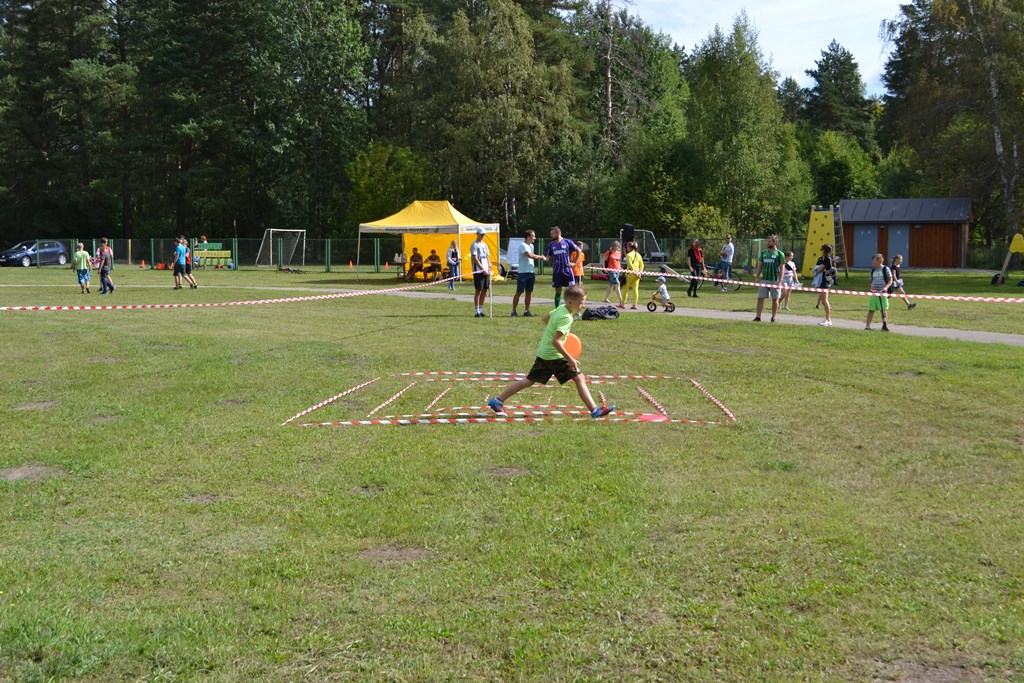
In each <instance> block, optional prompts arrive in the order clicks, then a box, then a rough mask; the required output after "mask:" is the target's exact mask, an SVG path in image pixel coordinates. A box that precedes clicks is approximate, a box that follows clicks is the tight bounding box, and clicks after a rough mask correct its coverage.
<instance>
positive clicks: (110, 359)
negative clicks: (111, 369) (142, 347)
mask: <svg viewBox="0 0 1024 683" xmlns="http://www.w3.org/2000/svg"><path fill="white" fill-rule="evenodd" d="M92 362H93V363H119V362H120V359H119V358H114V357H113V356H100V357H99V358H93V359H92Z"/></svg>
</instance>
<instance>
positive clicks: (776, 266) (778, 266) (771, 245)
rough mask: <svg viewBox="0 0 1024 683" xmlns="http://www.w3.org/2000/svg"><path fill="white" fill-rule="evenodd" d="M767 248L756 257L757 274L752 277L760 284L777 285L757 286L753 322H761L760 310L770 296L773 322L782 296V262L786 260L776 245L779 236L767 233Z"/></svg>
mask: <svg viewBox="0 0 1024 683" xmlns="http://www.w3.org/2000/svg"><path fill="white" fill-rule="evenodd" d="M767 242H768V248H767V249H765V250H764V251H762V252H761V255H760V256H759V257H758V259H757V275H756V276H755V277H754V279H755V280H757V281H758V282H759V283H761V284H762V285H778V286H776V287H763V286H762V287H758V288H757V317H755V318H754V322H755V323H759V322H761V311H763V310H764V300H765V299H767V298H768V297H771V298H772V322H775V314H776V313H778V312H779V299H780V298H781V297H782V290H781V289H779V287H780V286H781V285H782V273H783V268H782V264H783V263H785V262H786V255H785V254H783V253H782V252H781V251H779V248H778V247H777V246H776V244H778V242H779V238H777V237H776V236H775V235H768V239H767Z"/></svg>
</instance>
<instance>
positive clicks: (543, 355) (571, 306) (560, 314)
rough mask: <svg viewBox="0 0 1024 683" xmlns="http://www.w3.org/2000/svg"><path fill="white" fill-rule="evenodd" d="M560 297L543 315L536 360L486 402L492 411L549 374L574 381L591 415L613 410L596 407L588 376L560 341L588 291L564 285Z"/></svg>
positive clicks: (562, 381) (500, 411) (499, 410)
mask: <svg viewBox="0 0 1024 683" xmlns="http://www.w3.org/2000/svg"><path fill="white" fill-rule="evenodd" d="M563 299H564V302H563V303H562V305H561V306H559V307H557V308H555V309H554V310H552V311H551V312H549V313H547V314H545V315H544V322H545V323H547V327H545V328H544V336H542V337H541V340H540V345H539V346H538V347H537V359H536V360H535V361H534V363H533V367H532V368H530V372H529V374H527V375H526V379H520V380H516V381H515V382H513V383H512V384H510V385H508V387H507V388H506V389H505V391H503V392H501V394H499V395H498V396H495V397H493V398H491V400H490V401H488V402H487V405H488V406H489V407H490V408H491V410H493V411H494V412H496V413H498V414H499V415H504V414H505V401H507V400H508V399H509V397H511V396H512V395H514V394H516V393H518V392H520V391H522V390H523V389H526V388H527V387H531V386H533V385H534V384H547V383H548V380H549V379H551V376H552V375H554V376H555V379H557V380H558V383H559V384H565V383H566V382H568V381H569V380H572V381H573V382H575V383H576V391H578V392H579V394H580V398H581V399H583V403H585V404H586V406H587V410H589V411H590V417H604V416H605V415H608V414H609V413H611V412H612V411H613V410H615V406H614V405H611V406H599V405H597V404H596V403H595V402H594V399H593V397H592V396H591V395H590V389H589V388H587V378H586V377H585V376H584V375H583V373H581V372H580V363H579V361H578V360H576V359H575V358H573V357H572V356H571V355H569V352H568V351H567V350H566V349H565V346H564V345H563V343H562V342H563V341H564V340H565V338H566V336H567V335H568V334H569V328H571V327H572V321H573V316H574V315H575V314H576V313H579V311H580V309H581V308H583V304H584V303H585V302H586V300H587V293H586V292H585V291H583V287H582V286H581V285H570V286H569V287H566V289H565V293H564V295H563Z"/></svg>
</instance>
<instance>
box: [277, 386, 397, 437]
mask: <svg viewBox="0 0 1024 683" xmlns="http://www.w3.org/2000/svg"><path fill="white" fill-rule="evenodd" d="M379 379H380V377H374V378H373V379H371V380H370V381H369V382H363V383H362V384H360V385H359V386H357V387H352V388H351V389H346V390H345V391H343V392H341V393H340V394H338V395H337V396H331V397H330V398H329V399H327V400H326V401H320V403H317V404H316V405H314V406H310V407H309V408H306V409H305V410H303V411H302V412H301V413H298V414H297V415H293V416H292V417H289V418H288V419H287V420H285V421H284V422H282V423H281V426H282V427H283V426H285V425H286V424H288V423H289V422H291V421H293V420H297V419H298V418H300V417H302V416H303V415H309V414H310V413H312V412H313V411H314V410H319V409H320V408H323V407H324V406H326V405H330V404H331V403H334V402H335V401H337V400H338V399H339V398H341V397H343V396H348V395H349V394H351V393H352V392H353V391H357V390H359V389H362V388H363V387H365V386H369V385H371V384H373V383H374V382H376V381H377V380H379Z"/></svg>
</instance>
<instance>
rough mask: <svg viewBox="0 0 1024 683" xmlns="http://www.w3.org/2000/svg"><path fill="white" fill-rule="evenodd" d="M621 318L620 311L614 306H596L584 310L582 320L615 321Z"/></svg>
mask: <svg viewBox="0 0 1024 683" xmlns="http://www.w3.org/2000/svg"><path fill="white" fill-rule="evenodd" d="M618 317H619V311H618V309H617V308H615V307H614V306H594V307H593V308H584V309H583V314H582V315H580V320H615V319H616V318H618Z"/></svg>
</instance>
